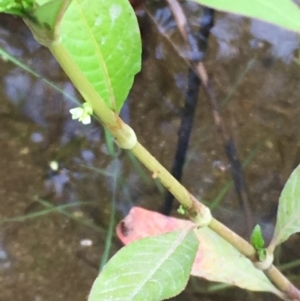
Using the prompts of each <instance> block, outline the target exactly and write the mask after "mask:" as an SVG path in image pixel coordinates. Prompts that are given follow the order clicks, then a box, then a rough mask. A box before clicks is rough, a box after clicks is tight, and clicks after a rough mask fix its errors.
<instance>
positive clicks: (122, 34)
mask: <svg viewBox="0 0 300 301" xmlns="http://www.w3.org/2000/svg"><path fill="white" fill-rule="evenodd" d="M60 41H61V43H62V45H63V47H64V48H65V49H66V50H67V52H68V53H69V55H70V56H71V58H72V59H73V61H74V62H75V63H76V64H77V65H78V67H79V69H80V70H81V72H82V73H83V74H84V75H85V77H86V78H87V79H88V81H89V82H90V83H91V84H92V86H93V87H94V89H95V90H96V91H97V92H98V94H99V95H100V96H101V98H102V99H103V100H104V101H105V102H106V104H107V105H108V106H109V107H110V108H111V109H113V110H114V111H116V112H119V111H120V109H121V107H122V105H123V103H124V101H125V98H126V97H127V95H128V92H129V90H130V88H131V86H132V83H133V79H134V75H135V74H136V73H137V72H138V71H139V70H140V65H141V38H140V33H139V27H138V23H137V19H136V16H135V13H134V11H133V9H132V7H131V6H130V4H129V1H128V0H114V1H107V0H99V1H89V0H73V1H72V2H71V4H70V6H69V8H68V10H67V11H66V13H65V15H64V17H63V19H62V22H61V25H60Z"/></svg>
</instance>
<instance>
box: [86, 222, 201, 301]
mask: <svg viewBox="0 0 300 301" xmlns="http://www.w3.org/2000/svg"><path fill="white" fill-rule="evenodd" d="M197 249H198V240H197V238H196V236H195V234H194V231H193V230H191V227H189V228H184V229H181V230H177V231H173V232H169V233H165V234H162V235H158V236H153V237H147V238H143V239H141V240H138V241H135V242H133V243H131V244H129V245H128V246H126V247H124V248H122V249H121V250H120V251H119V252H118V253H117V254H116V255H115V256H114V257H112V258H111V260H110V261H109V262H108V263H107V265H106V266H105V267H104V269H103V271H102V272H101V273H100V275H99V276H98V278H97V279H96V280H95V282H94V284H93V287H92V290H91V293H90V295H89V298H88V301H100V300H102V301H105V300H114V301H144V300H151V301H159V300H163V299H168V298H171V297H173V296H176V295H177V294H179V293H180V292H181V291H182V290H183V289H184V288H185V286H186V283H187V281H188V279H189V275H190V272H191V268H192V264H193V262H194V259H195V256H196V252H197Z"/></svg>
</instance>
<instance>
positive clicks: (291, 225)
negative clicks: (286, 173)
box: [271, 165, 300, 245]
mask: <svg viewBox="0 0 300 301" xmlns="http://www.w3.org/2000/svg"><path fill="white" fill-rule="evenodd" d="M299 217H300V165H298V167H297V168H296V169H295V170H294V171H293V172H292V174H291V176H290V177H289V179H288V181H287V182H286V184H285V186H284V188H283V190H282V193H281V195H280V198H279V206H278V211H277V221H276V226H275V231H274V237H273V239H272V242H271V244H272V245H278V244H280V243H282V242H284V241H285V240H287V239H288V238H289V237H290V236H291V235H292V234H294V233H297V232H300V218H299Z"/></svg>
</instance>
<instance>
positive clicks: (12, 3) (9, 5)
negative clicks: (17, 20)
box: [0, 0, 34, 17]
mask: <svg viewBox="0 0 300 301" xmlns="http://www.w3.org/2000/svg"><path fill="white" fill-rule="evenodd" d="M33 4H34V1H33V0H27V1H26V0H23V1H17V0H0V13H6V14H12V15H16V16H21V17H22V16H24V15H25V14H26V12H27V11H29V10H31V9H32V8H33Z"/></svg>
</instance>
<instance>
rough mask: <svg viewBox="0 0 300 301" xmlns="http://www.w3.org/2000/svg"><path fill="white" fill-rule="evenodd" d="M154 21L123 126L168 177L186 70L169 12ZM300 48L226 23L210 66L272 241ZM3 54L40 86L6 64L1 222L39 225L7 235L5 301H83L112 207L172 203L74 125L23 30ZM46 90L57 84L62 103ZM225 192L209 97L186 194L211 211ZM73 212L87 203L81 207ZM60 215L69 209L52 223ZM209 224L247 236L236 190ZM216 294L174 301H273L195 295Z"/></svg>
mask: <svg viewBox="0 0 300 301" xmlns="http://www.w3.org/2000/svg"><path fill="white" fill-rule="evenodd" d="M185 9H186V12H187V15H188V16H189V19H190V22H191V24H192V26H193V27H195V28H197V24H199V15H200V13H201V10H199V8H198V7H197V6H196V5H193V4H188V5H187V6H186V7H185ZM150 11H151V13H152V15H153V16H154V18H155V20H156V24H154V23H153V21H151V19H149V20H148V21H147V22H148V23H147V24H148V27H147V28H148V30H147V32H146V33H145V41H144V42H145V52H144V61H143V70H142V72H141V73H140V74H139V75H138V76H137V77H136V81H135V84H134V87H133V89H132V91H131V94H130V97H129V99H128V102H127V104H126V106H125V108H124V110H123V112H122V116H123V118H124V119H125V120H126V121H127V122H128V123H130V125H131V126H132V127H133V128H134V130H135V131H136V133H137V135H138V137H139V138H140V141H141V143H142V144H144V145H145V146H146V147H147V148H148V149H149V150H150V151H151V152H152V153H153V155H155V156H156V157H157V158H158V160H159V161H161V162H162V163H163V164H164V165H165V166H166V167H167V168H171V166H172V163H173V156H174V152H175V147H176V142H177V131H178V126H179V124H180V118H181V112H182V107H183V102H184V96H185V92H186V89H187V70H188V66H187V64H186V62H185V60H184V59H183V58H182V56H184V55H185V53H184V47H183V45H182V43H181V42H180V39H178V33H177V31H176V29H175V28H174V22H173V21H172V20H171V19H170V18H169V17H168V15H169V14H168V11H167V9H166V8H164V7H159V8H152V9H150ZM158 24H159V26H161V27H163V28H164V29H165V31H164V32H166V33H167V34H168V35H169V36H170V37H171V40H172V41H173V43H174V44H175V46H176V47H179V48H178V49H179V50H178V51H175V50H174V45H171V44H170V43H169V42H168V41H167V40H166V39H165V37H164V36H163V35H162V34H161V32H162V30H158V29H157V26H158ZM297 45H298V40H297V36H296V35H295V34H293V33H289V32H286V31H284V30H282V29H278V28H276V27H274V26H271V25H268V24H265V23H262V22H260V21H254V20H248V19H244V18H240V17H236V16H232V15H228V14H218V15H217V16H216V21H215V26H214V28H213V30H212V35H211V37H210V42H209V48H208V53H207V57H206V59H205V67H206V68H207V72H208V74H209V76H210V78H211V80H212V83H213V88H214V90H215V92H216V95H217V97H218V100H219V102H220V104H221V105H222V108H223V109H222V110H223V111H222V114H223V117H224V121H225V123H226V125H227V127H228V128H229V129H230V131H231V133H232V135H233V137H234V141H235V143H236V147H237V149H238V154H239V157H240V160H241V161H242V162H245V160H246V159H247V158H248V157H249V156H251V154H253V153H254V152H255V151H256V153H255V156H254V157H253V159H252V160H251V162H250V164H248V165H247V167H246V169H245V178H246V182H247V186H248V193H249V199H250V201H251V207H252V210H253V212H252V214H253V216H254V218H255V219H256V220H258V221H260V222H261V223H263V224H264V226H265V231H266V235H267V234H268V233H270V235H271V233H272V229H273V228H272V227H273V224H274V217H275V215H274V213H275V210H276V204H277V200H278V196H279V193H280V191H281V189H282V187H283V184H284V182H285V180H286V179H287V177H288V175H289V174H290V172H291V171H292V169H293V168H294V167H295V166H296V165H297V164H298V162H299V147H300V137H299V120H300V118H299V117H300V104H299V95H300V90H299V77H300V76H299V67H298V66H297V65H296V63H295V62H294V61H293V58H294V52H295V50H296V49H297ZM0 46H1V48H2V49H5V50H6V51H7V52H8V53H9V54H11V55H13V56H14V57H16V58H17V59H19V60H21V61H22V62H24V63H25V64H26V65H27V66H29V67H30V68H32V69H33V70H34V71H35V72H37V73H39V74H40V75H41V77H40V78H36V77H35V76H33V75H32V74H30V73H28V72H27V71H24V70H23V69H22V68H20V67H18V66H16V65H15V64H13V63H11V62H8V61H6V60H2V61H1V62H0V64H1V68H0V76H1V78H2V80H1V89H0V91H1V92H0V93H1V104H0V116H1V118H0V123H1V131H0V137H1V139H0V179H1V182H0V197H1V202H0V218H1V219H2V220H5V219H7V218H11V217H20V216H23V217H24V216H28V215H29V214H35V213H37V212H41V211H42V213H44V214H41V215H40V216H39V217H35V218H31V219H26V220H21V221H20V220H19V221H10V222H8V221H7V222H6V223H2V224H1V231H0V286H1V290H0V301H8V300H16V301H17V300H22V301H23V300H34V301H44V300H45V301H46V300H58V301H59V300H78V301H79V300H85V299H86V296H87V294H88V291H89V289H90V287H91V284H92V282H93V280H94V278H95V277H96V275H97V270H98V269H99V265H100V262H101V259H102V260H103V252H104V246H105V241H106V237H107V229H108V227H109V221H110V212H111V208H112V204H113V203H114V202H115V205H116V213H115V220H116V221H118V220H120V219H121V218H122V216H124V215H125V214H126V213H127V212H128V210H129V209H130V207H132V206H133V205H141V206H144V207H146V208H149V209H153V210H159V208H160V207H161V204H162V202H163V192H162V191H161V190H160V189H159V187H158V186H157V185H155V184H154V183H153V181H152V180H151V177H150V176H149V175H148V173H147V171H143V173H141V172H140V171H138V169H137V168H136V167H134V164H132V163H133V162H132V159H131V158H130V156H129V155H128V154H127V153H124V152H121V151H120V150H118V149H117V148H116V147H115V148H114V150H113V151H114V154H112V153H111V151H110V148H109V147H108V146H107V143H106V140H105V132H104V130H103V129H102V128H101V127H99V126H98V125H97V123H96V122H95V123H93V124H91V125H90V126H84V127H83V126H81V125H80V124H79V123H77V122H76V121H72V120H70V119H71V118H70V115H69V113H68V110H69V109H70V108H72V107H74V106H76V102H78V101H80V97H79V96H78V95H77V94H76V91H75V90H74V88H73V87H72V85H71V84H70V83H69V82H68V79H67V78H66V76H65V75H64V73H63V72H62V71H61V69H60V68H59V66H58V65H57V64H56V62H55V60H54V59H53V57H52V56H51V55H50V54H49V52H48V51H47V50H46V49H44V48H43V47H41V46H39V45H38V44H37V43H36V42H35V41H34V40H33V39H32V36H31V34H30V33H29V32H28V30H27V29H26V27H25V26H24V25H23V24H22V23H21V22H18V21H17V20H15V19H13V18H9V17H4V16H1V19H0ZM43 79H48V80H51V81H53V82H54V83H55V84H56V85H57V87H58V88H59V89H60V90H61V91H63V92H64V93H65V94H62V93H61V92H57V91H56V90H54V89H53V88H52V87H50V86H49V85H47V84H46V83H45V81H44V80H43ZM66 94H68V95H69V96H70V97H67V96H66ZM70 98H71V99H70ZM54 160H55V161H58V162H59V163H60V165H61V166H60V168H59V170H51V169H50V168H49V163H50V162H51V161H54ZM115 178H117V179H118V180H117V185H115V181H114V179H115ZM230 179H231V174H230V166H229V164H228V161H227V158H226V155H225V151H224V148H223V145H222V139H221V137H220V134H219V133H218V131H217V130H216V128H215V126H214V125H213V118H212V111H211V108H210V105H209V102H208V101H207V99H206V97H205V96H204V94H203V93H202V92H200V93H199V97H198V105H197V110H196V118H195V124H194V128H193V132H192V140H191V143H190V147H189V152H188V158H187V163H186V166H185V169H184V177H183V179H182V182H183V183H184V184H185V185H186V187H187V188H188V189H189V190H190V191H191V192H192V193H193V194H194V195H196V196H197V197H198V198H200V199H204V200H206V201H207V202H213V200H214V199H215V198H216V197H217V196H218V195H219V193H220V191H221V189H222V188H223V187H224V185H226V184H227V183H228V181H229V180H230ZM45 201H47V203H45ZM42 202H44V203H42ZM78 202H89V203H88V204H86V205H85V206H76V203H78ZM49 204H50V205H49ZM51 205H52V206H53V205H54V206H58V205H74V206H73V207H72V208H69V209H65V210H64V212H52V213H49V212H47V214H46V213H45V209H48V210H49V206H51ZM47 206H48V207H47ZM214 213H215V215H216V216H217V217H218V218H220V220H222V221H223V222H224V223H226V224H227V225H228V226H230V227H231V228H233V229H235V230H236V231H240V232H241V233H243V225H244V224H245V222H244V218H243V214H242V212H240V209H239V206H238V201H237V198H236V196H235V193H234V190H233V189H230V190H229V191H228V192H227V193H226V194H225V196H224V197H223V198H222V200H221V202H220V204H219V205H218V206H217V208H216V209H215V211H214ZM268 231H269V232H268ZM112 241H113V244H112V248H111V250H110V255H112V254H113V253H114V252H115V251H116V250H117V249H118V248H119V247H120V246H121V245H120V243H119V242H118V240H117V239H116V238H115V237H113V239H112ZM297 243H299V242H298V240H297V237H296V238H294V239H292V240H291V242H290V243H287V244H286V245H285V246H284V247H283V251H284V252H286V253H288V254H289V255H290V256H289V257H284V256H280V257H279V260H280V262H283V263H284V262H289V261H291V260H295V259H297V258H298V257H299V253H298V252H297V249H295V248H294V246H297ZM284 252H283V253H284ZM297 272H298V270H297V269H296V270H295V271H294V273H297ZM208 285H209V284H208V283H206V282H200V283H198V282H197V283H196V286H195V285H190V286H189V288H188V290H187V291H186V292H184V293H183V294H182V295H181V296H178V297H176V298H174V300H199V299H201V300H225V299H227V298H230V299H231V300H240V299H241V298H243V299H245V300H258V298H259V299H260V300H275V297H273V296H271V297H270V296H268V295H266V294H264V295H254V296H253V295H251V294H248V293H246V292H244V291H242V290H239V289H230V290H222V291H218V292H217V293H213V294H209V293H203V292H202V293H199V292H197V291H198V290H199V289H202V291H205V290H206V288H207V287H208Z"/></svg>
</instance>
